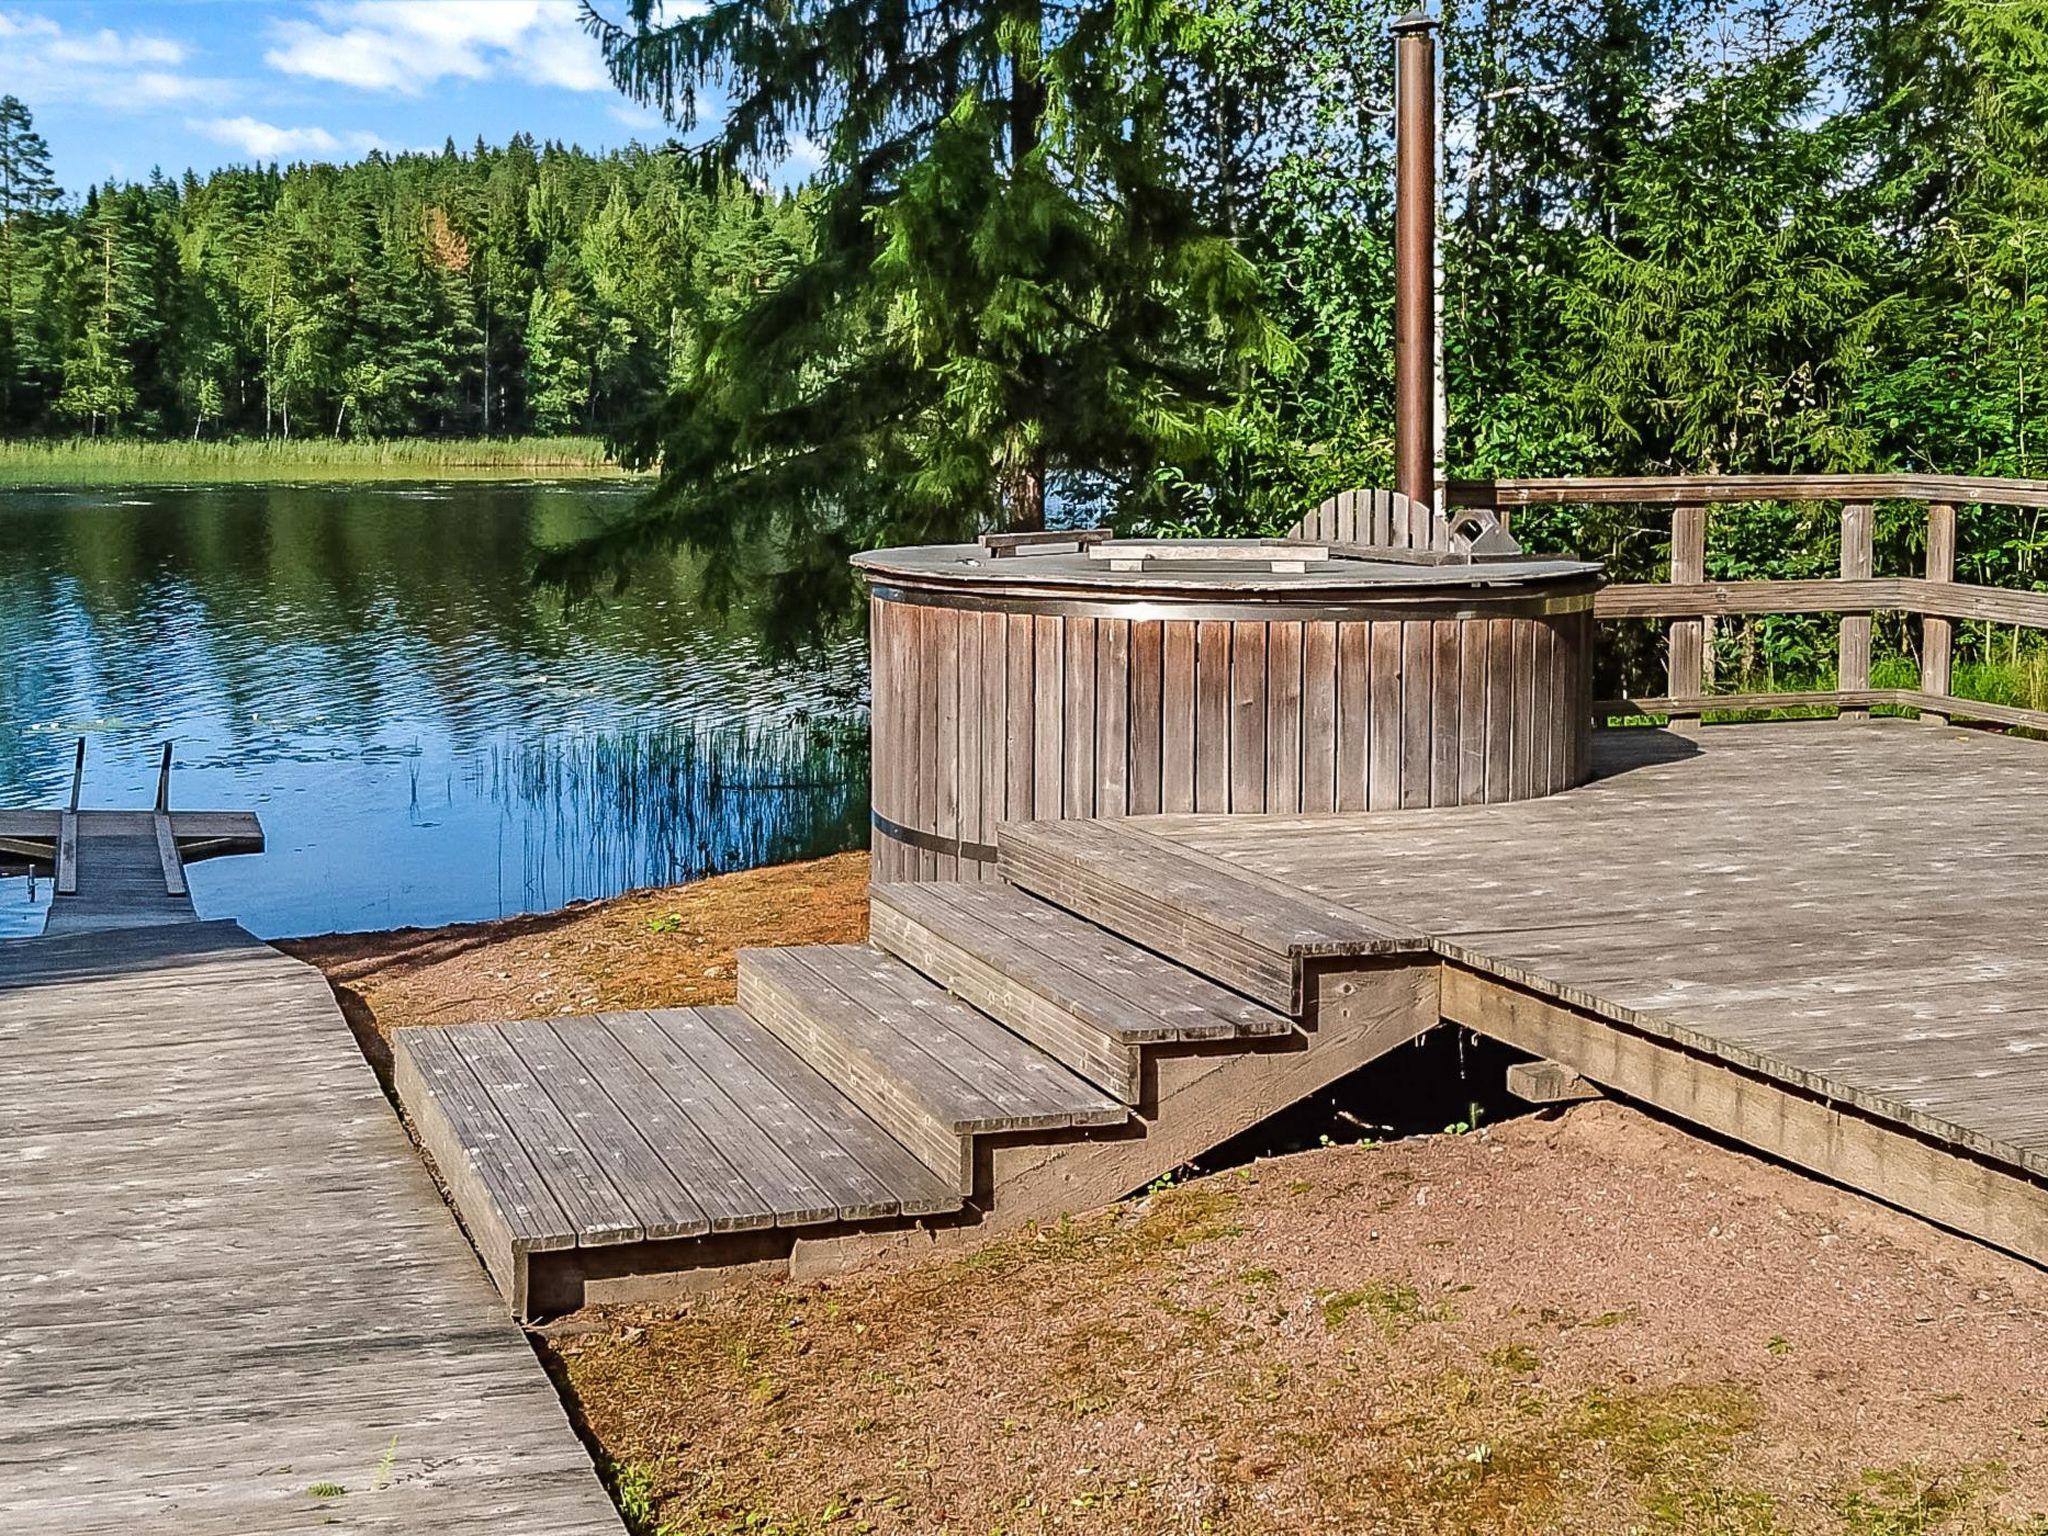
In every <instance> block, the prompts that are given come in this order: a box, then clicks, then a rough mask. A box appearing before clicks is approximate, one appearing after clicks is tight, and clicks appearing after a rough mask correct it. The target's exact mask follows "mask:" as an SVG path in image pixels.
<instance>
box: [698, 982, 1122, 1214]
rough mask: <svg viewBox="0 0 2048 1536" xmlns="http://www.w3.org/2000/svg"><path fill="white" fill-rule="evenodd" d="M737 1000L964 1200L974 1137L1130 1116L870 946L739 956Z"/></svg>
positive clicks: (970, 1183)
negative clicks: (950, 1184)
mask: <svg viewBox="0 0 2048 1536" xmlns="http://www.w3.org/2000/svg"><path fill="white" fill-rule="evenodd" d="M739 997H740V1006H741V1007H742V1008H744V1009H745V1010H746V1011H747V1012H748V1013H749V1014H751V1015H752V1016H753V1017H754V1018H755V1019H757V1020H758V1021H759V1022H760V1023H761V1024H763V1025H764V1026H766V1027H767V1028H768V1029H770V1030H772V1031H773V1032H774V1033H775V1034H776V1035H778V1036H780V1037H781V1039H782V1040H783V1042H784V1043H785V1044H786V1045H788V1046H789V1047H790V1048H791V1049H792V1050H794V1051H795V1052H797V1054H799V1055H800V1056H802V1057H803V1058H804V1059H805V1060H806V1061H807V1062H809V1063H810V1065H811V1067H812V1068H813V1069H814V1070H816V1071H818V1072H819V1073H821V1074H823V1075H824V1076H825V1077H827V1078H829V1079H830V1080H831V1081H832V1082H833V1083H834V1084H835V1085H836V1086H837V1087H838V1088H839V1089H840V1090H841V1091H842V1092H843V1093H845V1094H846V1096H847V1097H848V1098H850V1099H852V1100H853V1101H854V1102H855V1103H857V1104H859V1105H860V1106H861V1107H862V1108H863V1109H865V1110H866V1111H867V1112H868V1114H870V1115H872V1116H873V1117H874V1119H875V1120H876V1121H877V1122H878V1123H880V1124H881V1125H883V1126H885V1127H887V1128H888V1130H889V1131H890V1132H891V1133H892V1134H893V1135H895V1136H896V1138H897V1139H898V1140H899V1141H901V1142H902V1143H903V1144H904V1145H905V1146H906V1147H908V1148H910V1149H911V1150H912V1151H913V1152H915V1153H916V1154H917V1155H918V1156H919V1157H921V1158H923V1159H924V1161H925V1164H926V1165H927V1166H928V1167H930V1168H931V1169H933V1170H934V1171H935V1172H938V1173H939V1174H941V1175H942V1176H944V1177H946V1178H947V1179H949V1180H951V1181H952V1182H953V1185H954V1187H955V1188H957V1189H958V1190H959V1192H960V1193H961V1194H963V1195H965V1194H971V1193H972V1192H973V1188H974V1159H973V1147H972V1138H973V1137H974V1136H976V1135H981V1134H986V1133H990V1132H998V1131H1029V1130H1056V1129H1067V1128H1071V1127H1076V1126H1096V1125H1116V1124H1120V1123H1121V1122H1122V1121H1123V1120H1124V1119H1125V1118H1126V1116H1127V1111H1126V1110H1125V1108H1124V1106H1123V1105H1122V1104H1120V1103H1118V1102H1117V1101H1116V1100H1115V1099H1114V1098H1112V1097H1110V1096H1109V1095H1108V1094H1105V1093H1104V1092H1103V1091H1102V1090H1101V1089H1099V1088H1097V1087H1095V1086H1094V1085H1093V1084H1091V1083H1089V1082H1087V1081H1086V1080H1084V1079H1082V1078H1080V1077H1078V1076H1076V1075H1075V1074H1074V1073H1073V1072H1070V1071H1069V1070H1068V1069H1067V1068H1066V1067H1064V1066H1062V1065H1061V1064H1060V1063H1059V1062H1057V1061H1055V1060H1054V1059H1053V1058H1052V1057H1051V1056H1048V1055H1047V1054H1046V1053H1045V1052H1043V1051H1041V1050H1039V1049H1038V1048H1037V1047H1036V1046H1034V1045H1033V1044H1031V1043H1030V1042H1029V1041H1028V1040H1025V1039H1023V1038H1022V1037H1021V1036H1019V1035H1015V1034H1012V1033H1011V1032H1010V1031H1009V1030H1007V1029H1005V1028H1003V1026H1002V1025H1000V1024H998V1023H997V1022H996V1021H995V1020H994V1019H991V1018H989V1017H988V1016H987V1015H986V1014H983V1013H979V1012H977V1011H975V1010H974V1009H973V1008H970V1007H968V1006H967V1005H966V1004H965V1003H963V1002H961V1001H959V1000H958V999H957V998H954V997H952V996H950V995H948V994H947V993H946V992H945V991H944V990H942V989H941V988H939V987H937V986H935V985H933V984H932V983H931V982H930V981H927V980H926V979H925V978H924V977H922V976H920V975H918V974H917V973H916V972H915V971H913V970H911V969H910V968H909V967H908V966H906V965H904V964H903V963H902V962H901V961H899V960H897V959H895V958H894V957H892V956H890V955H885V954H883V953H882V952H881V951H880V950H878V949H874V948H872V947H870V946H867V945H841V944H833V945H810V946H806V947H804V948H801V949H748V950H742V951H741V952H740V957H739Z"/></svg>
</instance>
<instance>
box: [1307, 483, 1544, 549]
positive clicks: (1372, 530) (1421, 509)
mask: <svg viewBox="0 0 2048 1536" xmlns="http://www.w3.org/2000/svg"><path fill="white" fill-rule="evenodd" d="M1287 536H1288V537H1289V538H1295V539H1314V540H1317V541H1318V542H1322V543H1329V544H1366V545H1371V546H1374V547H1376V548H1380V549H1417V550H1431V551H1434V552H1436V553H1439V554H1452V555H1472V554H1479V555H1482V556H1483V555H1493V554H1499V555H1506V554H1519V553H1520V552H1521V546H1520V545H1518V544H1516V543H1515V542H1514V540H1513V539H1511V538H1510V537H1509V536H1508V532H1507V530H1506V528H1504V527H1502V526H1501V523H1500V520H1499V518H1497V517H1496V516H1495V515H1494V514H1493V513H1492V512H1491V511H1488V510H1486V509H1483V508H1475V507H1460V508H1458V509H1457V510H1456V511H1454V512H1452V513H1451V515H1450V516H1449V517H1448V518H1446V517H1440V516H1438V515H1437V514H1436V513H1435V512H1433V511H1431V510H1430V508H1429V507H1428V506H1427V505H1425V504H1424V503H1422V502H1419V501H1415V500H1412V499H1411V498H1409V497H1407V496H1403V495H1402V494H1401V493H1400V492H1399V491H1379V490H1358V491H1339V492H1338V493H1337V494H1336V495H1334V496H1332V497H1330V498H1329V499H1328V500H1327V501H1325V502H1323V503H1322V505H1320V506H1318V507H1317V508H1316V509H1315V510H1314V511H1313V512H1311V513H1309V514H1308V516H1306V517H1304V518H1303V519H1302V520H1301V521H1300V522H1298V523H1296V524H1295V525H1294V526H1293V527H1292V528H1290V529H1288V530H1287Z"/></svg>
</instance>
